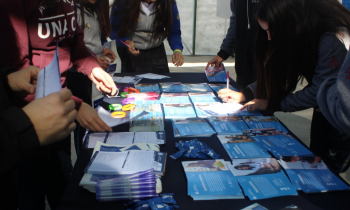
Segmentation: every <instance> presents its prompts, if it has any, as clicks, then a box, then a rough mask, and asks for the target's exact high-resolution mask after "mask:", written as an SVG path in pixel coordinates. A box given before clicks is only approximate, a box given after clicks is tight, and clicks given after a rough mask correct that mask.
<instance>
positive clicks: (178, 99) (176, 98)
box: [160, 93, 191, 104]
mask: <svg viewBox="0 0 350 210" xmlns="http://www.w3.org/2000/svg"><path fill="white" fill-rule="evenodd" d="M160 102H161V103H162V104H181V103H184V104H189V103H191V102H190V98H189V97H188V94H187V93H162V95H161V97H160Z"/></svg>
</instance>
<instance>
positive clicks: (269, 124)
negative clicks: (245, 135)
mask: <svg viewBox="0 0 350 210" xmlns="http://www.w3.org/2000/svg"><path fill="white" fill-rule="evenodd" d="M243 119H244V121H245V122H246V123H247V124H248V126H249V127H250V128H251V129H259V128H275V129H276V130H281V131H284V132H288V130H287V129H286V128H285V127H283V125H282V124H281V123H280V122H279V121H278V119H277V117H275V116H245V117H243Z"/></svg>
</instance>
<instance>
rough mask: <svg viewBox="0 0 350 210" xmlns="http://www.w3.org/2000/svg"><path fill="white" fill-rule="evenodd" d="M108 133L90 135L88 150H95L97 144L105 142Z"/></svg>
mask: <svg viewBox="0 0 350 210" xmlns="http://www.w3.org/2000/svg"><path fill="white" fill-rule="evenodd" d="M106 135H107V133H91V134H89V143H88V148H95V145H96V142H102V143H103V142H104V140H105V138H106Z"/></svg>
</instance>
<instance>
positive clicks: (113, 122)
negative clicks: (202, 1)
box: [97, 106, 148, 127]
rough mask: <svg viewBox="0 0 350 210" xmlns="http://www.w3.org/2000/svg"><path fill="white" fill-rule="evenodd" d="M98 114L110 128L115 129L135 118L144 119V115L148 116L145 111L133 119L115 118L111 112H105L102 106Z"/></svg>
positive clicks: (98, 109)
mask: <svg viewBox="0 0 350 210" xmlns="http://www.w3.org/2000/svg"><path fill="white" fill-rule="evenodd" d="M97 114H98V116H99V117H100V118H101V119H102V120H103V121H104V122H105V123H106V124H107V125H108V126H109V127H114V126H117V125H120V124H123V123H126V122H129V121H131V120H133V119H134V118H139V117H142V116H143V115H146V114H148V112H146V111H143V112H141V113H140V114H138V115H137V116H135V117H132V118H113V117H112V116H111V113H110V112H108V111H107V110H105V109H104V108H103V107H101V106H100V107H98V108H97Z"/></svg>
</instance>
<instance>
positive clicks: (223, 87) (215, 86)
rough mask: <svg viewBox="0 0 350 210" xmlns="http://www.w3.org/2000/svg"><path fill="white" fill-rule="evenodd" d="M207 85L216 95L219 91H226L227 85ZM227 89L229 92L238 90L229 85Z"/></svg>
mask: <svg viewBox="0 0 350 210" xmlns="http://www.w3.org/2000/svg"><path fill="white" fill-rule="evenodd" d="M208 85H209V87H210V88H211V89H213V91H214V92H216V93H218V92H219V90H221V89H226V88H227V84H208ZM228 88H229V89H230V90H234V91H237V92H238V90H237V89H236V88H234V87H232V86H231V85H229V87H228Z"/></svg>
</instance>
